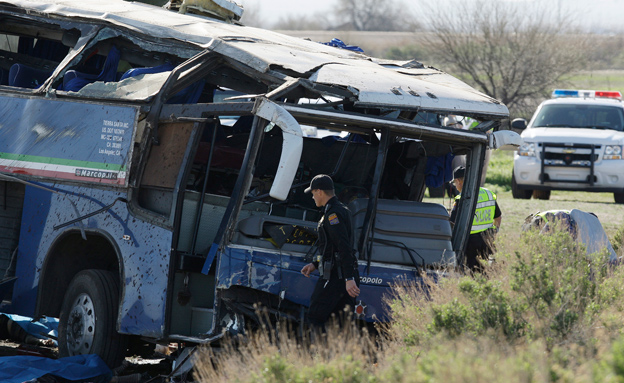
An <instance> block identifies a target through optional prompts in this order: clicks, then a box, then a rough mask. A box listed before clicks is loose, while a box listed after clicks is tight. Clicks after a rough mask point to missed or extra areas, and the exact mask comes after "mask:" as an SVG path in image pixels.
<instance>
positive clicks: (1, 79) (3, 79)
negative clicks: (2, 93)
mask: <svg viewBox="0 0 624 383" xmlns="http://www.w3.org/2000/svg"><path fill="white" fill-rule="evenodd" d="M0 85H9V71H8V70H4V69H2V68H0Z"/></svg>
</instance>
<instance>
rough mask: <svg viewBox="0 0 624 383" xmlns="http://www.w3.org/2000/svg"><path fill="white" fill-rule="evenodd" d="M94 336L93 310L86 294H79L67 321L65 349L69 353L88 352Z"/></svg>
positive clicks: (79, 353) (91, 302) (89, 298)
mask: <svg viewBox="0 0 624 383" xmlns="http://www.w3.org/2000/svg"><path fill="white" fill-rule="evenodd" d="M94 337H95V310H94V308H93V301H92V300H91V297H90V296H89V295H87V294H84V293H83V294H80V295H79V296H78V297H77V298H76V300H75V301H74V304H73V305H72V309H71V311H70V313H69V319H68V321H67V349H68V351H69V354H70V355H82V354H89V353H90V350H91V347H92V346H93V338H94Z"/></svg>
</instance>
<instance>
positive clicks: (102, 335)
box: [58, 270, 127, 368]
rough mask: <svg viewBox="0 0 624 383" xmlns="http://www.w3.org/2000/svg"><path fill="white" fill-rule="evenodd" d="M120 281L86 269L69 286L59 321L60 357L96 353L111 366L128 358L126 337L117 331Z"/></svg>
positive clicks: (105, 272)
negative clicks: (126, 356)
mask: <svg viewBox="0 0 624 383" xmlns="http://www.w3.org/2000/svg"><path fill="white" fill-rule="evenodd" d="M118 305H119V282H118V280H117V277H116V275H115V274H114V273H113V272H110V271H104V270H84V271H81V272H80V273H78V274H77V275H76V276H75V277H74V279H73V280H72V281H71V283H70V284H69V288H68V289H67V292H66V293H65V297H64V299H63V306H62V307H61V315H60V320H59V339H58V343H59V354H60V356H61V357H65V356H73V355H84V354H97V355H99V356H100V358H102V360H104V362H106V364H107V365H108V366H109V367H111V368H114V367H117V366H118V365H120V364H121V362H122V361H123V359H124V357H125V352H126V342H127V337H126V336H124V335H121V334H119V333H118V332H117V330H116V323H117V311H118Z"/></svg>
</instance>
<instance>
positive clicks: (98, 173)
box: [76, 169, 117, 180]
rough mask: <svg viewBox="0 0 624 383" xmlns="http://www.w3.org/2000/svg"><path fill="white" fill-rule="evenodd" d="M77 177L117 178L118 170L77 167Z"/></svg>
mask: <svg viewBox="0 0 624 383" xmlns="http://www.w3.org/2000/svg"><path fill="white" fill-rule="evenodd" d="M76 177H87V178H99V179H103V180H116V179H117V172H105V171H102V170H92V169H76Z"/></svg>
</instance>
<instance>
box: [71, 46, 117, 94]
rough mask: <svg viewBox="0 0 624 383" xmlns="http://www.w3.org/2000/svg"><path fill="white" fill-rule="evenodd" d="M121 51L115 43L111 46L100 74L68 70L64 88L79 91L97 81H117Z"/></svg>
mask: <svg viewBox="0 0 624 383" xmlns="http://www.w3.org/2000/svg"><path fill="white" fill-rule="evenodd" d="M120 57H121V53H120V52H119V49H117V48H116V47H115V46H114V45H113V46H112V47H111V49H110V51H109V52H108V56H107V57H106V62H105V63H104V68H103V69H102V72H100V74H97V75H96V74H89V73H82V72H78V71H75V70H68V71H67V72H66V73H65V76H64V77H63V89H62V90H65V91H67V92H78V91H79V90H80V89H82V88H83V87H84V86H85V85H87V84H91V83H94V82H96V81H103V82H111V81H117V67H118V66H119V59H120Z"/></svg>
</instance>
